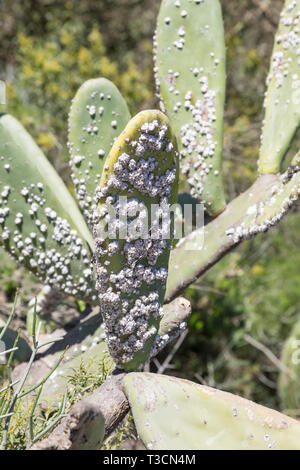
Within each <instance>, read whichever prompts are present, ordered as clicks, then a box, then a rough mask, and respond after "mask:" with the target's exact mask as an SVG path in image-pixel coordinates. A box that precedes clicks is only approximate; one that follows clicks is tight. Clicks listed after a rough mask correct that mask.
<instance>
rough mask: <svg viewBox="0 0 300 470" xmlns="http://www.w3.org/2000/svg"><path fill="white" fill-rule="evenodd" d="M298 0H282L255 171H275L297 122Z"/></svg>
mask: <svg viewBox="0 0 300 470" xmlns="http://www.w3.org/2000/svg"><path fill="white" fill-rule="evenodd" d="M299 21H300V0H293V1H292V0H286V2H285V5H284V9H283V12H282V14H281V17H280V24H279V29H278V33H277V34H276V36H275V45H274V51H273V55H272V59H271V69H270V73H269V76H268V79H267V84H268V89H267V92H266V99H265V107H266V112H265V123H264V128H263V133H262V145H261V150H260V160H259V170H260V172H261V173H278V172H279V171H280V167H281V162H282V160H283V158H284V156H285V154H286V152H287V150H288V148H289V146H290V143H291V140H292V138H293V136H294V134H295V132H296V130H297V128H298V126H299V124H300V28H299Z"/></svg>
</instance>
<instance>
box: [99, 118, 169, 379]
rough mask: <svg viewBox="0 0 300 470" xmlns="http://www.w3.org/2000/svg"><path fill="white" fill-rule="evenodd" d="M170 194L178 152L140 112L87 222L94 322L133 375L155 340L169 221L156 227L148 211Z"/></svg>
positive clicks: (163, 124) (163, 122) (156, 121)
mask: <svg viewBox="0 0 300 470" xmlns="http://www.w3.org/2000/svg"><path fill="white" fill-rule="evenodd" d="M177 186H178V152H177V144H176V139H175V137H174V136H173V134H172V132H171V130H170V126H169V121H168V119H167V118H166V117H165V116H164V115H163V114H162V113H161V112H160V111H142V112H141V113H139V114H138V115H137V116H135V117H134V118H133V119H132V120H131V121H130V122H129V124H128V125H127V126H126V128H125V130H124V131H123V132H122V134H121V135H120V137H119V138H118V139H117V140H116V142H115V143H114V145H113V147H112V149H111V151H110V153H109V155H108V157H107V159H106V161H105V166H104V171H103V174H102V178H101V182H100V186H99V188H98V190H97V198H98V205H97V209H96V211H95V214H94V215H95V220H94V237H95V259H96V265H97V289H98V290H99V300H100V307H101V314H102V315H103V318H104V321H105V330H106V336H107V342H108V347H109V351H110V354H111V356H112V357H113V358H114V359H115V361H116V363H117V366H118V367H119V368H123V369H127V370H136V369H137V368H138V367H139V366H140V364H142V363H144V362H145V361H146V360H147V359H148V358H149V356H150V353H151V349H152V347H153V343H154V340H155V337H156V335H157V332H158V328H159V322H160V318H161V314H162V308H161V305H162V303H163V300H164V294H165V286H166V279H167V273H168V270H167V269H168V261H169V254H170V248H171V244H172V238H173V217H172V216H171V218H170V219H169V221H168V220H167V221H165V222H163V223H162V224H161V226H159V225H156V224H155V223H154V220H153V218H152V220H151V208H152V205H154V204H156V205H157V206H156V207H158V206H160V207H161V208H162V210H163V211H166V210H168V209H169V207H170V205H172V204H175V203H176V201H177ZM112 209H113V210H114V211H116V213H117V214H118V216H119V215H120V217H118V218H117V220H116V218H115V217H114V216H113V214H111V212H110V210H112ZM164 213H165V212H164ZM124 216H127V220H124ZM122 217H123V219H122ZM114 222H115V225H114ZM108 226H109V227H110V228H116V232H115V233H113V232H112V233H109V232H108V230H107V227H108ZM164 231H166V233H165V232H164ZM168 232H169V234H168ZM154 236H156V237H157V239H154Z"/></svg>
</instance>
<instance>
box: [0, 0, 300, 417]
mask: <svg viewBox="0 0 300 470" xmlns="http://www.w3.org/2000/svg"><path fill="white" fill-rule="evenodd" d="M262 3H264V4H268V5H269V7H268V8H265V7H264V6H263V5H262ZM271 3H272V5H271ZM159 4H160V0H142V1H141V0H82V1H76V0H67V1H59V0H56V1H55V0H27V1H26V2H22V1H21V0H14V1H11V0H2V2H1V3H0V8H1V10H0V11H1V15H0V18H1V19H0V23H1V24H0V26H1V27H0V79H3V80H5V81H6V83H7V86H8V105H7V110H8V111H9V112H11V113H13V114H14V115H15V116H16V117H17V118H18V119H20V120H21V121H22V123H23V124H24V125H25V127H26V128H27V129H28V130H29V131H30V132H31V134H32V135H33V136H34V138H35V139H36V141H37V142H38V143H39V145H40V146H41V147H42V148H43V150H44V151H45V152H46V154H47V155H48V157H49V159H50V160H51V161H52V162H53V164H54V165H55V166H56V168H57V170H58V171H59V172H60V174H62V175H63V176H64V178H65V180H66V181H67V182H68V181H69V170H68V165H67V150H66V134H67V118H68V111H69V107H70V102H71V99H72V97H73V96H74V94H75V91H76V89H77V88H78V87H79V86H80V85H81V84H82V82H83V81H84V80H86V79H88V78H93V77H96V76H100V75H102V76H104V77H107V78H109V79H111V80H113V81H114V82H115V83H116V85H117V86H118V87H119V88H120V90H121V92H122V93H123V94H124V96H125V97H126V99H127V100H128V103H129V106H130V109H131V111H132V113H135V112H136V111H138V110H141V109H145V108H148V107H157V106H158V103H157V100H156V98H155V94H154V80H153V73H152V65H153V64H152V34H153V32H154V29H155V18H156V15H157V11H158V8H159ZM222 5H223V10H224V19H225V28H226V45H227V66H228V76H227V101H226V113H225V139H224V174H225V179H226V188H227V196H228V199H232V198H233V197H235V196H236V195H237V194H238V193H239V192H241V191H242V190H244V189H245V188H246V187H247V186H248V185H249V184H250V183H251V182H252V181H253V180H254V179H255V178H256V161H257V158H258V151H259V136H260V129H261V121H262V119H263V109H262V104H263V97H264V91H265V79H266V75H267V72H268V67H269V59H270V54H271V51H272V45H273V36H274V32H275V30H276V27H277V22H278V18H279V13H280V9H281V8H282V5H283V1H282V0H272V2H259V1H258V0H247V1H243V2H241V1H234V0H226V1H225V0H223V1H222ZM297 147H298V148H299V138H298V139H296V140H295V142H294V144H293V149H295V148H297ZM299 233H300V214H299V211H298V212H297V211H294V213H292V214H290V215H289V216H288V217H287V218H286V219H285V220H284V221H283V222H282V223H281V225H280V226H279V227H277V228H276V229H273V230H272V231H271V232H270V233H268V234H262V235H260V236H259V237H257V238H256V239H255V240H253V241H249V242H247V243H245V244H243V245H242V246H241V247H239V248H238V249H237V250H236V251H235V252H234V253H232V254H230V255H228V256H227V257H226V258H225V259H223V260H222V261H221V262H220V263H218V265H217V266H215V267H214V268H213V269H212V270H210V272H209V273H208V274H207V275H206V276H205V277H204V278H202V279H200V280H199V282H198V283H197V285H194V286H192V287H190V288H189V289H187V291H186V293H185V294H186V296H187V297H188V298H190V299H191V300H192V304H193V313H192V317H191V321H190V325H189V332H190V334H189V335H188V337H187V338H186V339H185V341H184V343H183V345H182V347H181V348H180V350H179V352H177V354H176V355H175V357H174V359H173V361H172V364H173V366H175V368H172V369H168V370H167V372H168V373H171V374H176V375H180V376H182V377H185V378H189V379H191V380H194V381H197V380H198V381H200V382H202V383H206V384H208V385H211V386H215V387H218V388H221V389H223V390H228V391H231V392H234V393H237V394H240V395H242V396H245V397H247V398H250V399H253V400H255V401H257V402H260V403H262V404H264V405H267V406H270V407H274V408H279V406H280V405H279V399H278V395H277V391H276V385H277V379H278V372H279V371H278V368H276V367H275V365H274V364H273V363H272V362H270V360H269V359H268V358H267V357H266V356H265V355H264V354H263V352H261V351H260V350H258V349H257V348H255V347H253V346H252V345H251V344H249V342H248V341H247V336H246V335H247V334H248V335H250V336H251V337H252V338H254V339H255V340H257V341H259V342H261V343H262V344H263V345H264V346H266V347H267V348H270V350H271V351H272V352H273V353H274V354H275V355H276V356H277V357H279V356H280V353H281V349H282V345H283V343H284V341H285V339H286V338H287V337H288V335H289V334H290V331H291V329H292V327H293V325H294V323H295V322H296V321H297V319H299V317H300V293H299V266H300V253H299V250H298V246H299V242H300V235H299ZM1 257H3V260H4V261H3V262H2V265H1V266H0V283H1V290H0V293H1V296H0V299H1V302H2V303H3V302H6V303H9V302H10V301H11V299H12V298H13V295H14V291H15V288H16V287H17V286H23V287H24V286H26V287H25V289H28V290H29V291H32V290H34V289H36V290H37V289H38V285H37V284H36V285H35V284H34V280H33V278H32V277H31V276H29V275H27V274H24V273H23V272H22V270H21V271H20V270H17V271H16V266H15V265H14V264H13V263H12V262H10V261H8V260H7V257H6V256H4V255H3V254H2V253H1ZM27 286H31V287H30V288H27ZM0 310H1V305H0ZM171 348H172V346H170V347H169V349H168V351H167V352H169V351H170V349H171ZM167 352H164V353H162V355H161V356H160V357H159V360H160V362H162V361H163V359H164V358H165V356H166V354H167ZM155 370H156V369H155V366H154V365H153V371H155Z"/></svg>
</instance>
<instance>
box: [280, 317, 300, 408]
mask: <svg viewBox="0 0 300 470" xmlns="http://www.w3.org/2000/svg"><path fill="white" fill-rule="evenodd" d="M281 361H282V363H283V364H284V366H285V370H284V369H282V370H281V371H280V375H279V380H278V393H279V397H280V402H281V407H282V409H285V410H290V411H293V412H296V413H298V414H299V410H300V321H299V322H298V323H296V325H295V327H294V328H293V331H292V333H291V336H290V337H289V338H288V339H287V341H286V343H285V345H284V346H283V350H282V354H281Z"/></svg>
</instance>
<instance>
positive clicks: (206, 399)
mask: <svg viewBox="0 0 300 470" xmlns="http://www.w3.org/2000/svg"><path fill="white" fill-rule="evenodd" d="M124 384H125V393H126V395H127V397H128V400H129V403H130V407H131V410H132V413H133V418H134V422H135V425H136V428H137V432H138V434H139V436H140V437H141V439H142V440H143V442H144V444H145V445H146V447H147V448H148V449H154V450H187V449H193V450H194V449H195V450H271V449H274V450H300V423H299V422H298V421H296V420H294V419H291V418H289V417H287V416H285V415H283V414H281V413H278V412H277V411H274V410H271V409H268V408H265V407H263V406H260V405H257V404H256V403H253V402H251V401H249V400H245V399H244V398H240V397H238V396H235V395H232V394H231V393H226V392H221V391H219V390H215V389H213V388H210V387H205V386H202V385H197V384H195V383H193V382H189V381H188V380H183V379H177V378H175V377H168V376H165V375H158V374H149V373H131V374H128V375H127V376H126V377H125V378H124Z"/></svg>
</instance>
